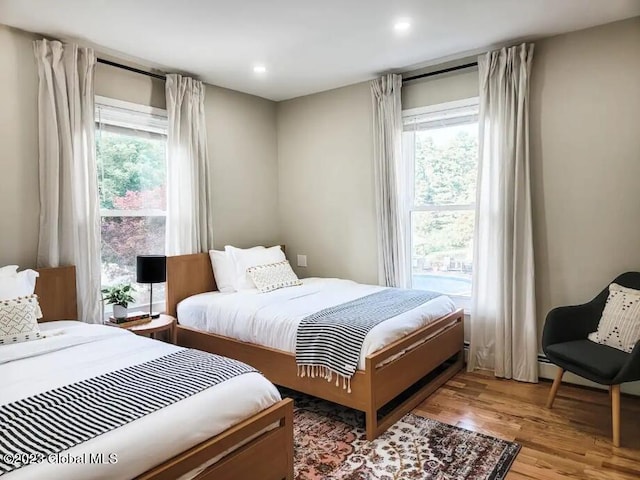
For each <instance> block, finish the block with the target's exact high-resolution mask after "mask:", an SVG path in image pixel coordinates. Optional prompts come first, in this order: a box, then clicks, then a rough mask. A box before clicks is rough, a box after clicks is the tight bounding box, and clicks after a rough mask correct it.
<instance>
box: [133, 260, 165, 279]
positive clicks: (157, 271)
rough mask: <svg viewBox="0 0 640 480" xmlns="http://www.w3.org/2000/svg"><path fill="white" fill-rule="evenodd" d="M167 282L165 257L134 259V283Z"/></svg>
mask: <svg viewBox="0 0 640 480" xmlns="http://www.w3.org/2000/svg"><path fill="white" fill-rule="evenodd" d="M166 281H167V257H166V256H165V255H138V256H137V257H136V282H138V283H162V282H166Z"/></svg>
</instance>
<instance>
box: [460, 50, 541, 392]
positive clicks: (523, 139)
mask: <svg viewBox="0 0 640 480" xmlns="http://www.w3.org/2000/svg"><path fill="white" fill-rule="evenodd" d="M532 59H533V45H531V44H522V45H519V46H516V47H511V48H503V49H502V50H499V51H495V52H489V53H487V54H486V55H484V56H481V57H479V59H478V68H479V73H480V116H479V127H480V152H479V154H480V155H479V163H478V193H477V202H476V204H477V206H476V209H477V210H476V211H477V217H476V234H475V242H474V257H473V258H474V265H473V300H472V307H471V321H470V324H471V344H470V350H469V364H468V369H469V371H471V370H473V369H474V368H481V369H491V370H494V372H495V375H496V376H498V377H503V378H513V379H516V380H521V381H527V382H536V381H537V380H538V365H537V352H538V349H537V345H538V340H537V328H536V310H535V286H534V264H533V238H532V228H531V179H530V160H529V78H530V75H531V62H532Z"/></svg>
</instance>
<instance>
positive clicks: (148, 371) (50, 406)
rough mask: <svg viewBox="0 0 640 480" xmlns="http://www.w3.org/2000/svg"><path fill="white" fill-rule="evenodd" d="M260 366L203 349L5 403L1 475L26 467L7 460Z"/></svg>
mask: <svg viewBox="0 0 640 480" xmlns="http://www.w3.org/2000/svg"><path fill="white" fill-rule="evenodd" d="M255 371H256V370H255V369H254V368H252V367H250V366H248V365H245V364H244V363H241V362H238V361H236V360H231V359H228V358H225V357H220V356H218V355H212V354H209V353H204V352H199V351H197V350H186V349H185V350H180V351H178V352H175V353H172V354H169V355H165V356H163V357H160V358H156V359H154V360H150V361H148V362H144V363H141V364H139V365H133V366H131V367H127V368H123V369H121V370H117V371H114V372H109V373H106V374H103V375H100V376H97V377H94V378H89V379H87V380H82V381H80V382H77V383H74V384H71V385H66V386H64V387H60V388H56V389H54V390H50V391H48V392H44V393H39V394H37V395H34V396H32V397H29V398H25V399H22V400H18V401H16V402H14V403H10V404H7V405H2V406H0V424H1V425H2V433H1V434H0V476H1V475H3V474H4V473H8V472H10V471H12V470H16V469H18V468H21V467H23V466H24V464H21V463H20V462H19V461H17V462H16V461H14V462H12V463H6V462H5V461H6V459H7V458H15V459H19V458H21V457H29V456H30V458H39V459H46V458H47V456H49V455H52V454H56V453H60V452H62V451H64V450H66V449H68V448H71V447H74V446H76V445H79V444H80V443H83V442H85V441H87V440H90V439H91V438H94V437H97V436H98V435H101V434H103V433H106V432H109V431H111V430H114V429H116V428H118V427H121V426H123V425H126V424H127V423H129V422H132V421H134V420H137V419H139V418H141V417H144V416H145V415H148V414H149V413H152V412H155V411H156V410H160V409H161V408H163V407H167V406H169V405H171V404H173V403H176V402H178V401H180V400H183V399H185V398H188V397H190V396H192V395H195V394H196V393H199V392H201V391H203V390H205V389H207V388H209V387H212V386H213V385H217V384H219V383H222V382H224V381H225V380H228V379H230V378H233V377H236V376H238V375H242V374H245V373H249V372H255Z"/></svg>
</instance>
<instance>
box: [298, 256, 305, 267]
mask: <svg viewBox="0 0 640 480" xmlns="http://www.w3.org/2000/svg"><path fill="white" fill-rule="evenodd" d="M298 266H299V267H306V266H307V256H306V255H298Z"/></svg>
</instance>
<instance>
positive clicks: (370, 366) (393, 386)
mask: <svg viewBox="0 0 640 480" xmlns="http://www.w3.org/2000/svg"><path fill="white" fill-rule="evenodd" d="M463 318H464V314H463V312H462V310H456V311H455V312H453V313H451V314H449V315H447V316H445V317H442V318H439V319H438V320H435V321H434V322H432V323H430V324H429V325H427V326H425V327H423V328H421V329H419V330H416V331H415V332H413V333H412V334H410V335H408V336H406V337H403V338H402V339H400V340H397V341H396V342H394V343H392V344H390V345H388V346H387V347H385V348H383V349H381V350H379V351H377V352H375V353H374V354H372V355H370V356H368V357H367V358H366V365H365V369H364V370H358V371H357V372H356V373H355V375H354V376H353V378H352V379H351V393H349V392H347V390H346V389H343V388H342V385H340V386H339V387H336V385H335V383H333V382H331V383H329V382H326V381H322V380H320V379H318V378H309V377H299V376H298V375H297V366H296V361H295V355H294V354H291V353H288V352H283V351H281V350H275V349H273V348H269V347H264V346H261V345H255V344H250V343H246V342H241V341H239V340H235V339H232V338H229V337H224V336H221V335H215V334H212V333H207V332H203V331H200V330H195V329H192V328H189V327H184V326H180V325H179V326H178V344H179V345H181V346H184V347H189V348H196V349H199V350H204V351H208V352H211V353H217V354H219V355H224V356H227V357H231V358H235V359H237V360H241V361H243V362H245V363H248V364H250V365H253V366H254V367H256V368H257V369H259V370H260V371H261V372H262V374H263V375H264V376H266V377H267V378H268V379H269V380H270V381H272V382H273V383H275V384H277V385H281V386H284V387H287V388H291V389H292V390H297V391H299V392H303V393H306V394H309V395H313V396H316V397H319V398H323V399H325V400H329V401H331V402H335V403H338V404H340V405H344V406H347V407H350V408H354V409H356V410H361V411H363V412H365V414H366V429H367V438H368V439H369V440H373V439H374V438H375V437H377V436H378V435H379V434H380V433H382V432H383V431H384V430H386V429H387V428H389V426H391V425H392V424H393V423H394V422H396V421H397V420H398V419H400V418H401V417H402V416H403V415H404V414H405V413H407V412H408V411H410V410H411V409H413V408H415V407H416V406H417V405H418V404H419V403H420V402H421V401H422V400H424V399H425V398H426V397H427V396H429V395H430V394H431V393H433V392H434V391H435V390H436V389H437V388H438V387H440V386H441V385H442V384H443V383H445V382H446V381H447V380H448V379H449V378H451V377H452V376H453V375H455V374H456V373H457V372H458V371H459V370H460V369H461V368H462V366H463V348H464V333H463ZM436 370H437V371H438V372H437V374H433V372H434V371H436ZM429 374H433V375H432V376H433V378H428V380H429V381H428V382H426V381H425V377H428V376H429ZM421 381H423V382H425V384H424V385H419V387H417V388H416V384H418V383H419V382H421ZM411 387H414V389H413V390H412V391H411V393H410V394H409V395H407V398H402V399H400V400H398V403H397V405H395V406H394V407H393V408H391V409H390V412H389V413H387V414H386V415H385V416H384V417H382V418H379V417H380V416H379V410H380V409H381V408H382V407H383V406H385V405H387V404H388V403H389V402H390V401H392V400H394V399H396V400H397V397H398V396H400V395H401V394H402V393H403V392H406V391H407V390H408V389H410V388H411Z"/></svg>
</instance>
